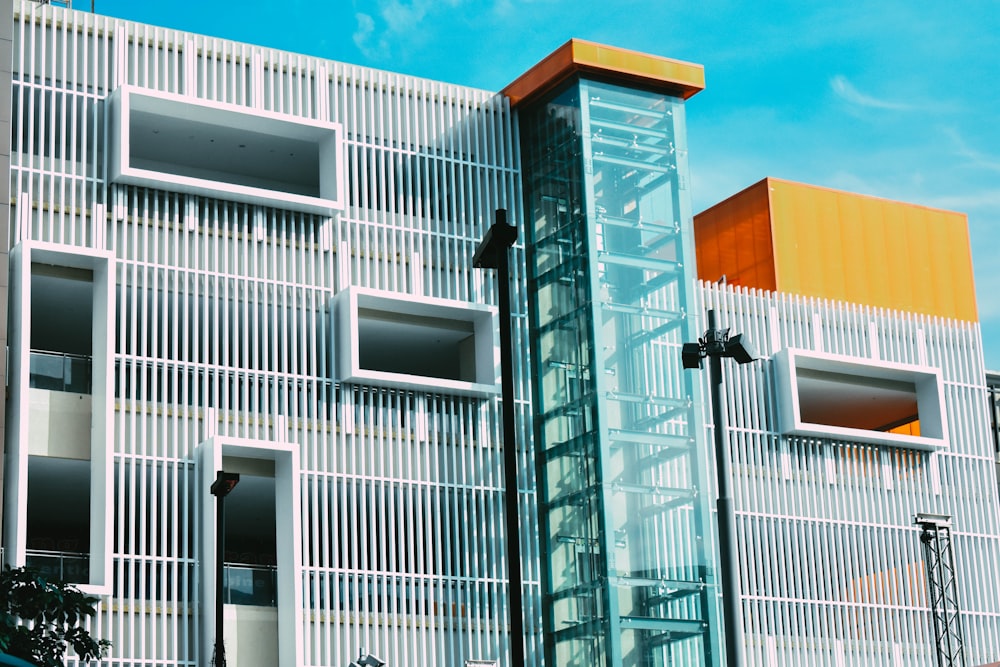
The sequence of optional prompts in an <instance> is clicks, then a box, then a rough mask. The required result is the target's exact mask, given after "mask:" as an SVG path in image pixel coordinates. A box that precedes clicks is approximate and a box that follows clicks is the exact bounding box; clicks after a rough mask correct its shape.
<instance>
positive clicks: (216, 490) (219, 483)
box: [209, 470, 240, 498]
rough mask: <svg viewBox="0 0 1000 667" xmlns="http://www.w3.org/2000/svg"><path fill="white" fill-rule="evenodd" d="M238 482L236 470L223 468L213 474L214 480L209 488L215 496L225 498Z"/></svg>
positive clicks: (238, 477)
mask: <svg viewBox="0 0 1000 667" xmlns="http://www.w3.org/2000/svg"><path fill="white" fill-rule="evenodd" d="M239 482H240V474H239V473H238V472H226V471H225V470H220V471H219V472H218V473H217V474H216V475H215V481H214V482H212V486H211V488H210V489H209V490H210V491H211V492H212V495H213V496H215V497H216V498H225V497H226V496H228V495H229V494H230V493H231V492H232V490H233V489H235V488H236V485H237V484H239Z"/></svg>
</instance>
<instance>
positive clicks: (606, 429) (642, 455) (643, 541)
mask: <svg viewBox="0 0 1000 667" xmlns="http://www.w3.org/2000/svg"><path fill="white" fill-rule="evenodd" d="M522 113H524V114H525V115H526V116H528V117H529V118H528V120H526V121H525V122H522V131H523V135H522V149H523V155H524V170H525V174H526V182H527V183H528V186H527V190H528V192H527V197H528V202H529V206H528V222H527V227H528V237H529V238H528V244H527V247H528V248H529V251H530V254H529V272H530V278H529V279H530V288H529V290H528V292H529V294H530V298H531V309H530V316H531V318H532V331H533V334H534V338H533V341H532V344H533V349H532V358H533V363H534V364H535V365H534V368H533V370H534V373H535V374H536V378H537V382H536V385H535V386H536V405H537V406H538V409H539V418H538V419H537V421H536V424H537V442H538V443H539V446H540V451H541V454H540V456H541V459H542V460H541V461H540V462H539V470H540V472H541V478H540V480H539V491H540V494H541V497H540V504H541V507H542V512H543V517H542V523H543V535H542V538H543V541H544V551H543V553H544V554H545V556H546V563H545V566H546V576H545V585H546V591H545V592H546V595H547V599H548V601H549V602H550V604H547V605H546V612H547V614H548V618H547V619H546V626H547V631H548V632H549V633H551V635H552V638H553V639H552V646H549V647H548V648H547V651H548V654H547V658H548V659H549V660H551V661H552V663H553V664H555V665H558V666H561V665H611V664H615V665H626V666H629V667H632V666H635V667H638V666H645V665H659V664H700V663H702V662H704V661H705V660H706V659H707V658H706V656H707V655H708V654H709V649H710V645H711V643H712V641H713V640H712V639H710V638H709V637H708V634H707V633H706V629H707V628H708V625H707V623H706V621H709V616H710V615H711V614H712V613H714V612H713V611H712V609H713V605H714V593H713V591H712V588H711V586H710V584H711V583H712V573H711V570H710V568H709V565H710V555H709V554H710V551H709V549H708V545H709V544H710V543H711V538H710V535H708V532H709V531H710V526H709V517H710V513H709V512H710V510H709V506H708V502H707V500H708V498H707V495H706V494H699V493H698V489H700V488H705V486H706V483H705V467H704V466H705V461H704V456H703V453H701V452H698V451H696V450H695V449H694V448H693V447H692V443H693V436H694V434H695V433H696V432H697V431H698V429H699V428H700V422H699V421H698V419H699V417H698V416H697V413H696V412H695V410H694V409H693V408H692V402H691V396H692V392H693V390H692V388H691V386H690V382H691V380H690V379H689V378H688V377H687V375H686V374H685V373H684V372H683V370H682V368H681V364H680V345H681V343H682V342H683V340H684V339H685V337H686V336H689V335H690V331H688V329H689V327H690V320H689V318H687V316H686V312H687V311H688V300H689V299H690V298H691V291H692V280H693V278H694V276H693V274H691V273H690V272H689V269H687V268H686V267H687V266H693V265H694V257H693V242H692V239H691V234H692V232H691V222H690V210H689V208H688V204H687V195H686V193H685V192H684V188H685V185H684V182H683V179H682V177H681V174H682V173H683V172H684V170H685V169H686V165H685V162H684V161H685V160H686V156H685V152H684V150H683V147H684V140H683V136H684V126H683V105H682V103H681V101H680V100H678V99H675V98H672V97H670V96H667V95H664V94H662V93H657V92H646V91H639V90H634V89H625V88H622V87H619V86H614V85H609V84H604V83H598V82H594V81H589V80H585V79H578V80H576V81H573V82H571V83H569V84H567V85H566V86H565V87H564V88H563V89H562V90H561V91H556V92H555V94H553V95H552V96H550V98H549V99H548V100H546V101H543V102H540V103H538V104H536V105H535V106H532V107H529V108H528V109H527V110H526V111H525V112H522ZM629 624H631V625H632V627H635V625H636V624H640V625H641V626H642V627H643V628H644V629H645V630H646V631H644V632H636V631H634V630H626V629H625V628H626V627H627V626H628V625H629Z"/></svg>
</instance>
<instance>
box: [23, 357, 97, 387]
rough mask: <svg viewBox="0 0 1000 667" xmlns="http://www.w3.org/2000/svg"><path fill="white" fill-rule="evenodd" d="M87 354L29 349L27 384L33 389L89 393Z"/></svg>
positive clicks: (89, 359)
mask: <svg viewBox="0 0 1000 667" xmlns="http://www.w3.org/2000/svg"><path fill="white" fill-rule="evenodd" d="M91 364H92V360H91V358H90V357H89V356H86V355H80V354H70V353H68V352H53V351H51V350H30V356H29V366H30V368H29V373H28V386H29V387H31V388H33V389H48V390H50V391H65V392H72V393H77V394H89V393H90V391H91Z"/></svg>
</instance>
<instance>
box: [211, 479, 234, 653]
mask: <svg viewBox="0 0 1000 667" xmlns="http://www.w3.org/2000/svg"><path fill="white" fill-rule="evenodd" d="M239 481H240V474H239V473H238V472H225V471H224V470H220V471H219V472H218V473H216V475H215V481H214V482H212V486H211V488H209V491H210V492H211V494H212V495H213V496H215V499H216V502H215V517H216V518H215V529H216V532H215V546H216V549H217V554H216V555H217V557H216V559H215V650H214V651H213V653H212V664H213V665H215V666H216V667H226V647H225V644H224V643H223V637H222V593H223V589H222V576H223V569H224V563H223V559H224V557H225V553H226V496H228V495H229V494H230V493H231V492H232V490H233V489H234V488H236V485H237V484H239Z"/></svg>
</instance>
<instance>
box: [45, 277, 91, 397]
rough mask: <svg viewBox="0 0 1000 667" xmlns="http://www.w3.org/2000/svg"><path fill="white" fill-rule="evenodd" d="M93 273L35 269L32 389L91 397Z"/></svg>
mask: <svg viewBox="0 0 1000 667" xmlns="http://www.w3.org/2000/svg"><path fill="white" fill-rule="evenodd" d="M93 294H94V273H93V271H90V270H88V269H77V268H72V267H65V266H52V265H49V264H38V263H34V264H32V265H31V339H30V346H31V358H30V365H31V370H30V374H29V386H30V387H33V388H38V389H48V390H51V391H67V392H75V393H80V394H89V393H90V385H91V350H92V347H93V333H92V331H93V327H92V325H91V322H92V321H93V317H94V315H93V301H94V299H93Z"/></svg>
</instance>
